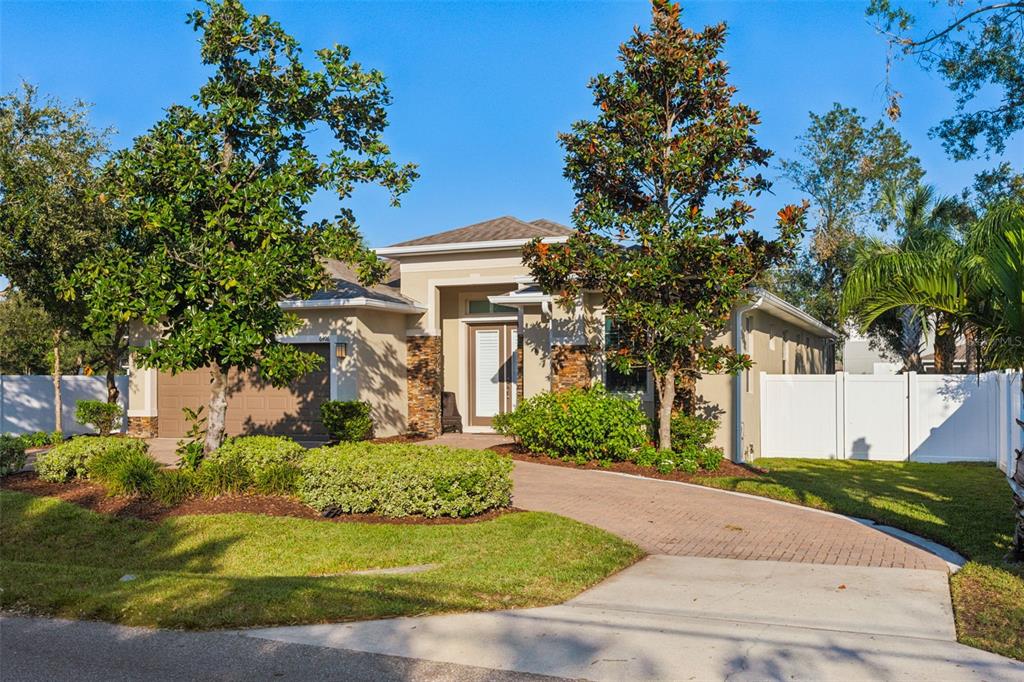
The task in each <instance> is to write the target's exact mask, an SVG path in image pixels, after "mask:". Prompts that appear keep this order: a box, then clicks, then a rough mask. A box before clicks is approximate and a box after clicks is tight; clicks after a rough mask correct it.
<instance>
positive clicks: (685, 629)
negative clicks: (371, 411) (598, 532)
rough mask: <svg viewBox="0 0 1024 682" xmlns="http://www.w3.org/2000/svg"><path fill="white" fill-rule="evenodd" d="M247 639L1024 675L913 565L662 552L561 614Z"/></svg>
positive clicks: (847, 676)
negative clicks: (960, 623) (966, 626)
mask: <svg viewBox="0 0 1024 682" xmlns="http://www.w3.org/2000/svg"><path fill="white" fill-rule="evenodd" d="M241 634H246V635H248V636H251V637H258V638H263V639H271V640H276V641H283V642H293V643H301V644H311V645H316V646H322V647H334V648H339V649H346V650H354V651H363V652H370V653H376V654H387V655H392V656H401V657H408V658H416V659H423V660H428V661H437V662H446V663H455V664H460V665H473V666H481V667H484V668H493V669H501V670H514V671H522V672H529V673H537V674H544V675H553V676H559V677H573V678H586V679H597V680H625V679H665V680H667V679H698V680H705V679H706V680H720V679H725V678H729V679H765V678H770V679H805V680H822V679H830V680H839V679H842V680H869V679H870V680H900V679H906V680H921V679H941V680H961V679H962V680H976V679H985V680H1020V679H1024V664H1021V663H1017V662H1015V661H1011V660H1009V659H1006V658H1003V657H1001V656H997V655H995V654H990V653H987V652H983V651H980V650H977V649H972V648H970V647H966V646H963V645H961V644H958V643H957V642H956V641H955V630H954V626H953V617H952V610H951V607H950V599H949V588H948V584H947V580H946V575H945V573H943V572H940V571H934V570H914V569H902V568H875V567H864V566H824V565H813V564H799V563H786V562H774V561H741V560H734V559H709V558H700V557H676V556H652V557H648V558H647V559H644V560H643V561H641V562H640V563H638V564H637V565H635V566H633V567H632V568H629V569H627V570H625V571H623V572H622V573H620V574H618V575H616V576H614V577H612V578H611V579H609V580H607V581H605V582H604V583H602V584H600V585H598V586H597V587H595V588H593V589H591V590H589V591H587V592H585V593H583V594H582V595H580V596H579V597H577V598H575V599H573V600H570V601H569V602H567V603H565V604H562V605H559V606H551V607H546V608H539V609H524V610H518V611H499V612H492V613H473V614H464V615H451V616H432V617H425V618H398V619H392V620H379V621H370V622H362V623H348V624H336V625H313V626H299V627H282V628H270V629H262V630H249V631H244V632H243V633H241Z"/></svg>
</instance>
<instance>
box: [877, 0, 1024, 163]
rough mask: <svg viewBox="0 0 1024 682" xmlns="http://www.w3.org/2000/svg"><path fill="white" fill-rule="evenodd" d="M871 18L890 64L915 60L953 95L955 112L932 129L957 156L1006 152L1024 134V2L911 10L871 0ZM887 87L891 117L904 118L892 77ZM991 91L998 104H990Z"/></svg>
mask: <svg viewBox="0 0 1024 682" xmlns="http://www.w3.org/2000/svg"><path fill="white" fill-rule="evenodd" d="M929 6H930V9H927V8H926V7H929ZM867 15H868V17H871V18H873V19H874V20H876V21H877V26H878V30H879V31H880V32H881V33H882V34H883V35H885V36H886V38H887V40H888V41H889V45H890V61H891V60H892V58H901V57H911V58H913V59H915V60H917V61H918V63H920V64H921V65H922V66H923V67H924V68H926V69H928V70H929V71H935V72H936V73H938V74H939V75H940V76H941V77H942V78H943V80H945V81H946V84H947V85H948V86H949V89H950V90H951V91H952V92H953V93H954V94H955V96H956V106H955V110H954V113H953V114H952V115H951V116H949V117H947V118H945V119H943V120H942V121H940V122H939V123H938V124H937V125H936V126H935V127H934V128H932V133H933V134H935V135H936V136H938V138H939V139H941V140H942V144H943V147H944V148H945V149H946V152H947V153H949V154H950V156H952V157H953V158H954V159H957V160H962V159H969V158H972V157H974V156H977V155H978V154H979V153H981V152H983V153H984V155H985V156H988V155H989V154H990V153H996V154H1002V153H1003V152H1004V151H1005V149H1006V144H1007V141H1008V140H1009V139H1010V138H1011V137H1012V136H1013V135H1014V134H1016V133H1018V132H1019V131H1020V130H1021V129H1024V2H1022V1H1020V0H1017V1H1012V0H1011V1H1004V2H998V1H995V2H993V1H991V0H977V1H975V2H965V1H964V0H945V2H938V1H937V0H936V1H934V2H931V3H929V5H928V6H925V5H923V4H919V5H918V7H917V8H915V9H914V10H913V11H912V10H910V9H908V8H907V7H906V6H905V5H903V4H901V3H897V2H893V1H892V0H871V3H870V4H869V5H868V9H867ZM922 24H923V25H924V26H926V27H929V28H922ZM890 67H891V63H890ZM887 89H888V94H889V114H890V116H891V117H892V118H893V119H896V118H899V115H900V104H899V101H900V92H899V91H898V90H896V89H894V88H892V86H891V84H890V83H889V81H888V80H887ZM989 93H994V94H995V99H996V100H997V102H996V104H995V105H994V106H988V105H987V102H988V99H989ZM979 138H980V139H981V140H982V149H979V147H978V144H979V142H978V141H979Z"/></svg>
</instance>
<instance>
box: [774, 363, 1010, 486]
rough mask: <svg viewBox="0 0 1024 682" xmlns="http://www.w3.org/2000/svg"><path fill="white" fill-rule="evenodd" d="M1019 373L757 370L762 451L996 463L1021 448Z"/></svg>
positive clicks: (785, 454) (1005, 462)
mask: <svg viewBox="0 0 1024 682" xmlns="http://www.w3.org/2000/svg"><path fill="white" fill-rule="evenodd" d="M1020 382H1021V376H1020V374H1012V373H1004V372H987V373H985V374H981V375H965V374H952V375H946V374H917V373H914V372H910V373H907V374H897V375H874V374H845V373H843V372H837V373H836V374H825V375H821V374H818V375H808V374H802V375H801V374H766V373H762V374H761V455H762V456H763V457H815V458H826V459H869V460H893V461H908V460H909V461H916V462H952V461H983V462H997V463H998V464H999V466H1000V468H1001V469H1003V470H1004V471H1006V469H1007V467H1008V466H1009V464H1010V458H1011V456H1012V454H1011V453H1012V452H1013V449H1014V448H1019V447H1021V443H1020V440H1021V429H1020V428H1019V427H1017V425H1016V423H1015V421H1014V417H1015V416H1019V415H1021V414H1022V412H1021V392H1020Z"/></svg>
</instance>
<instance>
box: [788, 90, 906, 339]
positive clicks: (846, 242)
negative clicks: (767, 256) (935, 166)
mask: <svg viewBox="0 0 1024 682" xmlns="http://www.w3.org/2000/svg"><path fill="white" fill-rule="evenodd" d="M797 141H798V142H799V146H798V147H797V151H798V155H797V156H796V157H794V158H791V159H784V160H783V161H782V162H781V163H780V164H779V166H780V170H781V171H782V175H783V176H784V177H785V178H786V179H787V180H789V181H790V182H791V183H792V184H793V185H794V186H795V187H796V188H797V189H799V190H800V191H801V192H802V193H804V194H806V195H807V196H809V197H811V203H812V204H813V206H814V208H815V209H816V210H815V216H816V220H815V223H814V224H813V226H812V232H811V239H810V241H809V242H808V244H807V247H806V249H805V250H804V251H803V253H802V254H801V256H800V258H799V260H798V261H797V262H796V264H795V266H794V267H788V268H784V269H781V270H779V271H777V272H776V273H774V281H773V282H772V283H771V287H772V288H773V289H774V290H776V291H777V292H778V293H779V294H780V295H781V296H783V297H784V298H786V299H787V300H788V301H790V302H792V303H794V304H796V305H798V306H800V307H801V308H803V309H805V310H806V311H807V312H809V313H810V314H812V315H814V316H815V317H817V318H818V319H819V320H821V321H822V322H824V323H825V324H827V325H829V326H831V327H833V328H835V329H837V330H839V331H840V332H842V330H843V328H844V324H843V322H844V319H843V317H842V315H841V314H840V312H839V307H840V305H839V300H840V296H841V292H842V287H843V283H844V282H845V281H846V276H847V273H848V272H849V271H850V269H851V268H852V267H853V264H854V261H855V260H856V257H857V252H858V249H859V248H860V247H861V245H862V244H863V242H864V239H865V237H864V235H865V234H866V233H867V231H868V230H869V229H874V228H877V227H879V226H880V225H883V224H884V213H885V212H884V211H883V208H884V207H883V200H884V191H885V190H888V191H889V192H892V193H895V194H896V195H902V194H905V193H906V192H908V191H910V190H911V189H912V188H913V187H914V186H915V184H916V183H917V182H919V181H920V179H921V177H922V176H923V175H924V170H923V169H922V168H921V162H920V160H919V159H918V158H917V157H916V156H913V155H912V154H911V149H910V143H909V142H907V141H906V140H904V139H903V137H902V136H901V135H900V134H899V132H898V131H897V130H896V129H895V128H893V127H892V126H890V125H886V124H885V123H883V122H882V121H877V122H875V123H874V124H873V125H869V124H868V122H867V119H865V118H864V116H861V115H860V114H859V113H857V110H856V109H855V108H853V107H844V106H842V105H841V104H839V103H838V102H837V103H833V105H832V108H831V109H829V110H828V111H826V112H825V113H822V114H816V113H813V112H812V113H811V114H810V122H809V123H808V125H807V129H806V130H805V131H804V132H803V134H801V135H800V136H799V137H798V138H797Z"/></svg>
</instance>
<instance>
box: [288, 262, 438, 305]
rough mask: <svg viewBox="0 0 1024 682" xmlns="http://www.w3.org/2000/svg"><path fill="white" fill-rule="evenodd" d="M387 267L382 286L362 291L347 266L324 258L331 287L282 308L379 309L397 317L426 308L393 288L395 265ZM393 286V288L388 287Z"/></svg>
mask: <svg viewBox="0 0 1024 682" xmlns="http://www.w3.org/2000/svg"><path fill="white" fill-rule="evenodd" d="M387 262H388V265H389V266H390V271H389V273H388V276H387V277H386V278H385V281H386V282H387V283H386V284H377V285H374V286H372V287H365V286H363V285H362V284H360V283H359V276H358V275H357V274H356V272H355V271H354V270H353V269H352V268H351V267H349V266H348V265H347V264H345V263H342V262H341V261H338V260H334V259H331V258H328V259H326V260H325V261H324V267H325V268H326V270H327V272H328V274H330V276H331V286H329V287H328V288H326V289H324V290H322V291H318V292H316V293H315V294H313V295H312V296H311V297H309V298H308V299H305V300H301V301H283V302H282V303H281V307H283V308H381V309H384V310H391V311H393V312H398V313H420V312H423V311H424V310H425V309H426V308H424V306H422V305H420V304H419V303H417V302H416V301H414V300H413V299H411V298H409V297H408V296H403V295H402V293H401V292H400V291H399V290H398V289H397V288H396V287H397V282H398V277H399V275H398V268H399V264H398V262H397V261H391V260H389V261H387ZM392 283H394V284H395V286H391V284H392Z"/></svg>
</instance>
